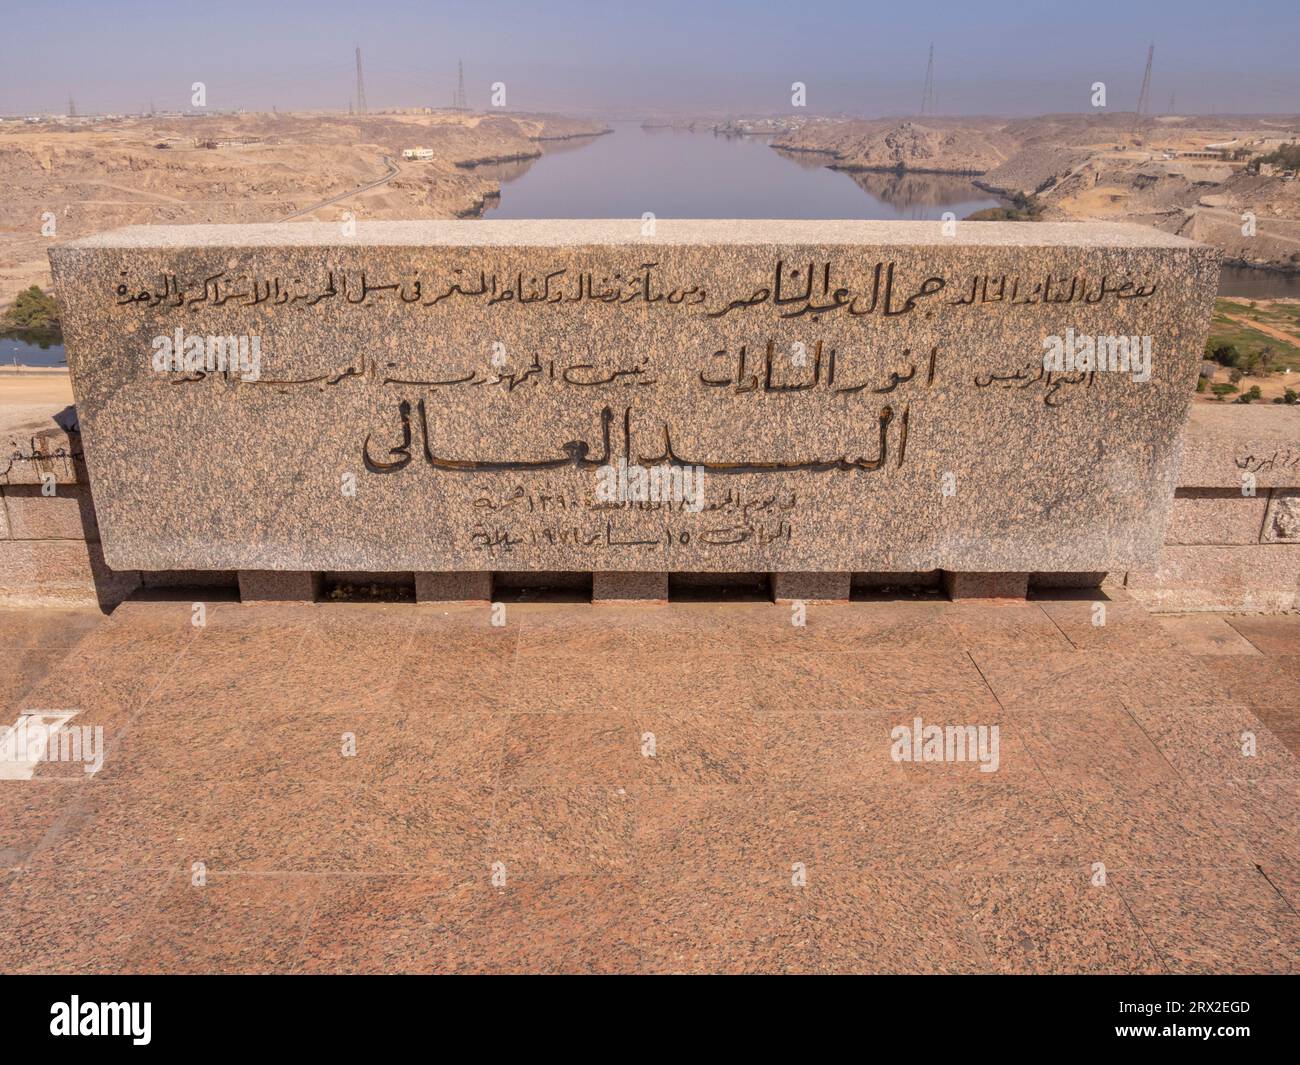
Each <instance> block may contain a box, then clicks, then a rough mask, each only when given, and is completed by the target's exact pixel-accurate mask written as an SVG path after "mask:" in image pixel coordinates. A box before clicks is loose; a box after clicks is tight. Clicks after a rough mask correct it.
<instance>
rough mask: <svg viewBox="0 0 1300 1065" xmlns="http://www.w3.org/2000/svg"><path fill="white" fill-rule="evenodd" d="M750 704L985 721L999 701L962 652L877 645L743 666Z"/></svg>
mask: <svg viewBox="0 0 1300 1065" xmlns="http://www.w3.org/2000/svg"><path fill="white" fill-rule="evenodd" d="M744 676H745V678H746V683H747V684H748V686H749V688H750V691H751V693H752V694H751V698H752V700H753V704H754V705H755V706H756V707H757V708H758V709H761V710H769V711H773V712H781V713H801V712H802V713H833V712H838V711H847V710H851V711H855V712H873V711H879V712H891V713H901V714H905V715H906V714H915V713H920V714H921V715H922V716H925V714H927V713H930V712H932V711H936V710H939V709H941V710H942V711H943V712H944V713H949V714H952V715H953V716H954V718H955V719H957V720H970V721H979V720H987V719H989V717H990V716H991V715H993V714H995V713H996V712H997V703H996V701H995V700H994V698H993V696H992V693H991V692H990V691H989V688H988V686H987V685H986V684H985V683H984V680H983V678H982V677H981V676H980V673H979V670H978V669H977V668H976V666H975V664H974V663H973V662H972V661H971V659H970V657H969V656H968V655H965V654H943V653H930V652H923V651H917V652H879V653H866V654H844V655H836V656H835V657H834V658H827V659H815V658H811V659H810V658H807V657H795V656H777V657H765V658H759V659H755V660H754V661H752V662H751V663H750V665H749V668H748V669H747V670H745V673H744Z"/></svg>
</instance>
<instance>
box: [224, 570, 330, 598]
mask: <svg viewBox="0 0 1300 1065" xmlns="http://www.w3.org/2000/svg"><path fill="white" fill-rule="evenodd" d="M321 583H322V582H321V575H320V574H319V573H310V572H302V571H299V570H274V569H241V570H240V571H239V599H240V602H243V603H314V602H315V601H316V600H317V599H318V598H319V597H320V592H321Z"/></svg>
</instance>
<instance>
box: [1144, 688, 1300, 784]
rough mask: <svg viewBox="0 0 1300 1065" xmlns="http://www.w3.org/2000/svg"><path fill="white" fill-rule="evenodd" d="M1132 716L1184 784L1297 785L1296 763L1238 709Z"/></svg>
mask: <svg viewBox="0 0 1300 1065" xmlns="http://www.w3.org/2000/svg"><path fill="white" fill-rule="evenodd" d="M1133 716H1134V717H1135V718H1136V719H1137V720H1138V722H1139V723H1140V724H1141V726H1142V728H1143V729H1144V730H1145V731H1146V734H1147V735H1148V736H1150V737H1151V740H1152V742H1153V743H1154V744H1155V745H1156V746H1157V747H1158V748H1160V751H1161V753H1162V754H1163V755H1164V757H1165V758H1166V759H1167V760H1168V761H1169V763H1170V764H1171V765H1172V766H1173V767H1174V768H1175V769H1176V770H1177V771H1178V773H1179V774H1180V775H1181V776H1182V778H1183V779H1184V780H1186V781H1189V782H1192V783H1200V782H1206V781H1211V780H1220V779H1224V778H1230V779H1243V780H1251V779H1257V778H1263V777H1285V776H1290V777H1296V778H1297V779H1300V762H1298V761H1297V760H1296V758H1295V756H1294V755H1292V754H1291V752H1290V751H1289V750H1287V749H1286V747H1285V745H1284V744H1283V743H1282V742H1281V741H1279V740H1278V738H1277V737H1276V736H1274V735H1273V733H1271V732H1270V731H1269V730H1268V729H1267V728H1266V727H1265V726H1264V725H1263V724H1262V723H1261V722H1260V720H1259V719H1258V718H1257V717H1256V716H1255V715H1254V714H1253V713H1251V712H1250V711H1249V710H1248V709H1246V708H1245V707H1243V706H1231V705H1219V706H1187V707H1143V706H1136V707H1134V708H1133Z"/></svg>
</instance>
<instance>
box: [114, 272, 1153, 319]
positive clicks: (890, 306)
mask: <svg viewBox="0 0 1300 1065" xmlns="http://www.w3.org/2000/svg"><path fill="white" fill-rule="evenodd" d="M659 266H660V264H659V263H658V262H643V263H640V264H638V265H637V266H636V267H635V268H629V269H623V270H610V271H607V272H604V273H599V274H598V273H597V272H595V271H592V270H572V269H569V268H567V267H565V268H560V269H555V270H546V271H542V272H539V273H530V274H528V275H527V276H525V273H524V272H523V271H522V270H516V271H515V272H514V273H513V274H504V275H503V274H502V273H500V272H499V271H497V270H487V269H482V270H479V271H477V273H476V275H475V276H473V277H472V278H471V277H468V276H467V274H468V273H469V271H466V270H464V269H463V268H455V269H452V270H450V271H448V273H447V274H446V275H445V276H438V277H436V278H435V277H426V276H425V273H424V271H416V272H415V273H413V274H411V275H409V276H407V277H403V278H400V279H397V280H391V279H385V280H374V279H373V278H372V277H371V276H370V274H369V272H368V271H366V270H359V271H349V270H345V269H324V270H323V271H322V276H320V277H317V278H315V279H304V278H303V277H301V276H293V277H283V276H278V275H275V276H270V277H258V276H255V275H251V274H247V273H243V274H230V273H228V272H227V271H225V270H219V271H217V272H215V273H213V274H209V275H207V276H204V277H202V278H199V279H197V280H189V279H185V280H183V279H181V278H180V277H179V276H178V275H176V274H173V273H165V274H162V275H161V276H160V277H158V278H157V281H156V282H150V283H148V284H144V283H139V284H137V283H134V282H132V281H131V280H130V279H129V278H128V277H127V276H126V272H125V271H123V272H122V277H121V280H120V281H119V282H118V284H117V285H116V286H115V287H114V290H113V292H114V302H115V304H116V305H117V306H119V307H129V306H143V307H147V308H154V307H159V306H168V307H173V308H182V307H183V308H186V309H188V310H190V311H197V310H201V309H209V308H221V307H224V306H226V305H227V304H230V303H234V304H235V305H237V306H243V307H259V306H263V305H265V306H271V307H284V306H290V307H305V308H314V307H318V306H320V305H321V304H322V303H326V302H327V301H328V302H330V303H335V302H338V303H342V304H345V305H352V306H358V307H360V306H367V305H374V304H377V303H380V302H391V303H395V304H397V305H403V306H412V307H415V306H418V307H436V306H438V305H439V304H441V303H443V302H445V301H447V300H468V301H475V302H479V303H482V304H483V305H484V306H488V307H497V306H502V305H512V306H518V307H530V306H536V305H573V304H596V305H600V304H613V305H624V306H626V305H629V304H637V305H640V306H645V307H661V306H662V307H686V308H691V309H693V310H694V313H696V314H698V315H700V316H702V317H704V318H711V319H716V318H725V317H727V316H728V315H731V314H733V313H735V312H737V311H745V310H751V309H753V308H756V307H764V306H766V307H772V308H775V309H776V310H777V311H778V314H779V317H780V318H783V319H784V318H801V317H804V316H805V315H812V316H814V317H816V316H819V315H824V314H834V313H837V312H843V313H844V314H845V315H847V316H849V317H852V318H860V317H867V316H879V317H882V318H898V317H901V316H904V315H908V314H911V313H912V312H913V311H915V310H916V309H917V308H918V306H930V305H931V304H934V303H936V302H937V303H942V302H944V300H943V299H942V294H943V293H945V292H946V291H948V290H949V289H950V288H951V289H954V290H957V291H959V292H962V291H964V290H966V289H967V288H969V291H964V294H958V295H955V296H952V297H950V298H947V299H946V302H947V304H948V305H950V306H972V305H974V306H981V307H984V306H993V305H998V304H1005V305H1007V306H1014V307H1031V306H1036V305H1047V304H1056V305H1060V304H1071V303H1082V304H1086V305H1092V304H1097V303H1101V302H1102V301H1103V300H1106V299H1108V298H1109V299H1114V300H1130V299H1146V298H1148V297H1150V296H1152V295H1154V294H1155V293H1156V291H1157V288H1158V284H1157V282H1156V281H1154V280H1152V281H1148V282H1145V283H1143V282H1140V281H1136V280H1134V279H1133V278H1132V277H1127V276H1123V277H1112V275H1110V274H1108V273H1103V274H1101V275H1100V276H1091V277H1090V276H1089V275H1088V274H1087V273H1086V272H1085V271H1079V272H1077V273H1074V274H1071V275H1070V276H1068V277H1057V276H1054V275H1053V274H1051V273H1047V274H1044V275H1042V276H1041V277H1038V278H1037V279H1035V278H1033V277H1023V278H1022V277H1021V276H1019V275H1012V274H1006V273H1002V274H996V275H995V274H989V273H984V274H978V275H974V276H971V277H969V278H965V277H962V278H954V279H953V280H952V282H951V284H950V282H949V279H947V278H945V277H943V276H941V275H932V276H929V277H926V278H924V279H923V280H922V281H921V283H920V284H919V285H918V286H917V287H916V289H915V290H914V291H912V292H911V293H910V294H908V293H907V292H906V291H905V290H904V291H903V292H902V293H900V292H898V291H896V278H895V274H896V270H897V264H896V263H895V262H893V261H889V262H877V263H876V264H875V266H874V267H873V268H872V270H871V272H870V278H871V280H870V284H869V286H865V285H864V286H863V289H862V291H854V289H853V288H852V287H844V286H842V285H839V284H838V283H837V282H836V281H835V280H834V279H833V278H834V272H835V264H834V263H832V262H830V261H826V262H823V263H821V264H820V266H818V265H817V264H815V263H811V262H810V263H808V264H806V265H805V266H803V267H793V268H790V267H787V266H786V264H785V261H784V260H781V259H778V260H777V262H776V265H775V267H774V268H773V270H772V273H771V276H770V277H768V278H766V279H763V280H762V281H760V282H759V283H758V284H757V285H755V286H754V287H753V288H752V289H747V290H746V291H745V293H744V294H743V295H730V294H722V295H720V296H713V295H711V293H710V291H709V289H708V288H707V287H705V286H704V285H702V284H700V283H698V282H697V283H695V284H689V285H688V284H685V283H677V284H671V283H670V284H668V285H667V286H665V285H664V284H663V283H661V282H660V281H659V280H658V277H657V275H656V270H657V269H658V268H659ZM430 273H433V271H430ZM801 279H802V280H801Z"/></svg>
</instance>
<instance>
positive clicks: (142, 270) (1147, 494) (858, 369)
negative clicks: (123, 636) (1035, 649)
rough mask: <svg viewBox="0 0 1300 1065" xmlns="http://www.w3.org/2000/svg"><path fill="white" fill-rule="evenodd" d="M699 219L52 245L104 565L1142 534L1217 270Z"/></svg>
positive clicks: (1125, 547)
mask: <svg viewBox="0 0 1300 1065" xmlns="http://www.w3.org/2000/svg"><path fill="white" fill-rule="evenodd" d="M696 226H697V224H696V223H686V222H676V223H674V222H668V223H662V224H661V228H660V232H659V237H658V238H656V239H651V240H638V239H636V238H635V237H634V236H633V235H632V234H630V233H629V232H628V229H629V227H628V226H627V225H622V226H621V227H619V226H617V225H616V224H614V223H609V222H590V223H589V222H574V223H565V224H564V225H563V226H558V225H555V224H550V223H530V222H512V223H508V224H507V223H501V224H500V225H494V224H492V223H475V224H474V225H473V226H470V225H469V224H468V223H466V224H464V225H463V226H461V225H453V224H451V223H446V224H443V223H429V224H419V225H416V224H412V225H411V226H410V227H406V225H405V224H396V223H394V224H390V225H388V226H387V228H385V227H382V226H381V227H379V228H377V229H375V230H372V232H373V233H375V234H376V235H375V236H374V238H373V241H371V242H369V243H368V242H367V241H368V240H369V239H370V238H368V237H366V235H365V234H366V228H365V227H360V228H359V231H358V232H359V234H360V235H357V236H353V237H351V238H347V239H345V238H341V237H339V235H338V231H337V229H336V228H335V227H329V226H315V225H305V226H302V227H287V228H283V229H282V228H276V229H275V230H274V231H272V230H263V229H260V228H257V227H252V228H246V227H236V231H233V232H228V231H227V230H225V229H223V228H222V227H203V228H202V229H201V230H197V231H195V232H193V233H190V232H189V231H188V230H184V229H175V230H162V231H156V230H154V229H141V230H137V231H135V232H133V233H129V234H127V235H125V236H123V237H121V238H120V239H119V238H118V236H117V235H115V234H109V235H105V236H103V237H100V238H95V239H94V240H93V241H90V242H87V243H86V244H85V245H84V246H80V247H76V248H73V249H72V250H71V251H69V252H68V253H67V254H66V256H65V257H64V258H63V259H62V260H60V258H59V256H58V255H56V256H55V257H54V261H55V265H56V279H58V280H59V281H60V283H61V284H63V285H64V287H65V293H66V296H65V298H66V300H67V302H68V304H69V307H70V313H69V315H68V321H67V326H66V331H67V333H68V336H69V338H70V339H69V345H68V350H69V362H70V364H71V366H72V370H73V377H74V386H75V387H76V389H77V404H78V412H79V414H81V416H82V424H83V427H84V429H85V433H86V436H85V439H86V448H87V455H88V460H89V462H90V466H91V471H90V472H91V475H92V476H93V477H94V478H95V481H96V485H97V497H96V507H97V511H98V512H99V513H100V517H101V528H102V529H103V530H104V536H105V544H106V557H108V558H109V560H110V564H111V565H114V566H116V567H121V568H135V569H141V568H143V569H149V568H193V565H194V564H196V563H197V564H198V565H200V566H211V567H220V568H254V569H256V568H267V567H270V568H298V569H321V570H331V571H337V570H346V569H349V568H354V569H362V570H382V569H396V570H403V571H407V570H412V569H415V570H425V569H427V570H435V569H458V568H473V569H512V568H513V569H528V568H538V569H547V568H555V569H578V570H581V569H631V570H636V569H643V570H644V569H667V570H710V569H715V570H728V569H743V570H762V569H766V570H783V569H784V570H813V571H816V570H823V569H871V570H908V569H933V568H936V567H944V568H963V567H964V568H973V569H994V570H1021V569H1024V570H1048V569H1054V568H1055V569H1068V570H1074V571H1095V570H1099V569H1107V568H1112V567H1113V565H1114V564H1117V563H1124V564H1127V563H1128V562H1136V561H1138V560H1139V559H1140V558H1141V557H1142V556H1143V553H1144V552H1146V551H1147V550H1148V549H1149V548H1150V549H1154V547H1156V546H1158V545H1159V543H1160V534H1159V533H1160V531H1159V528H1158V526H1159V525H1160V522H1161V521H1162V520H1163V517H1162V514H1161V513H1159V512H1156V511H1153V510H1152V506H1151V502H1150V500H1151V498H1152V497H1153V496H1156V495H1159V496H1160V498H1164V496H1166V495H1168V493H1167V492H1165V491H1164V487H1163V486H1165V485H1166V484H1167V483H1168V482H1169V481H1170V478H1171V476H1172V475H1173V474H1172V470H1173V456H1174V455H1175V453H1176V444H1177V440H1178V433H1179V429H1180V427H1181V424H1182V420H1183V419H1184V418H1185V409H1186V403H1187V393H1188V392H1189V391H1190V388H1191V386H1192V385H1193V384H1194V378H1195V369H1196V367H1195V356H1196V353H1197V351H1198V350H1199V347H1198V340H1197V336H1198V330H1199V329H1200V328H1201V324H1202V323H1201V320H1200V318H1199V317H1198V316H1199V315H1200V314H1201V313H1202V311H1203V308H1202V307H1201V303H1202V302H1204V304H1205V306H1208V305H1209V301H1210V298H1211V296H1212V293H1213V288H1214V279H1213V277H1212V269H1211V265H1210V261H1209V260H1208V259H1204V258H1202V257H1200V253H1199V251H1193V250H1192V247H1193V246H1191V245H1189V244H1187V243H1186V242H1184V241H1181V240H1180V239H1179V238H1176V237H1172V236H1169V235H1167V234H1161V233H1156V232H1155V231H1148V230H1138V229H1124V231H1123V232H1120V231H1119V230H1118V229H1117V230H1116V232H1115V234H1114V235H1113V239H1111V237H1110V236H1108V235H1107V234H1108V232H1109V231H1108V230H1106V231H1103V230H1105V227H1100V228H1099V227H1090V228H1087V229H1086V230H1085V229H1084V228H1081V227H1077V226H1074V227H1072V226H1053V225H1052V224H1050V223H1044V224H1042V225H1036V226H1034V227H1028V228H1026V227H1020V228H1016V227H1015V226H1011V225H1007V226H1002V225H1000V224H989V225H988V226H976V225H975V224H973V223H972V224H971V226H970V228H969V230H967V229H965V228H964V227H959V232H960V233H961V234H962V237H961V239H951V238H944V239H940V237H939V234H938V227H937V226H926V225H923V224H921V223H917V224H910V223H899V224H896V225H888V226H885V225H882V226H878V227H877V226H874V225H873V224H867V223H846V222H841V223H819V222H808V223H804V222H756V223H734V224H733V223H716V222H715V223H699V224H698V227H699V228H698V230H697V228H696ZM300 234H301V236H300ZM1192 304H1195V305H1196V307H1195V312H1194V313H1193V311H1192V310H1189V308H1190V307H1191V305H1192ZM1070 330H1073V331H1074V335H1079V336H1085V335H1086V336H1111V335H1124V336H1141V337H1144V338H1146V337H1150V338H1151V351H1152V355H1151V359H1150V378H1149V380H1146V381H1141V382H1139V381H1137V380H1134V379H1133V375H1131V374H1130V375H1123V374H1119V373H1112V372H1107V370H1106V369H1104V368H1098V367H1099V365H1100V364H1091V365H1090V366H1089V368H1088V369H1086V370H1085V369H1082V368H1080V367H1079V365H1078V364H1075V363H1069V364H1062V368H1059V369H1053V368H1052V367H1051V365H1049V364H1048V362H1046V361H1045V359H1044V350H1045V349H1044V341H1045V339H1046V338H1049V337H1052V336H1064V335H1067V334H1068V333H1069V331H1070ZM160 338H162V339H163V340H164V341H166V340H167V338H171V340H170V341H169V342H168V343H163V344H162V351H163V352H164V356H163V357H159V358H154V356H155V355H156V353H157V349H151V347H150V345H151V344H152V343H153V342H155V341H158V340H159V339H160ZM245 338H247V339H248V341H249V346H248V352H249V359H248V360H247V362H248V365H245V361H246V360H244V359H243V357H242V355H241V357H240V359H238V360H234V359H233V358H232V357H230V356H229V353H230V352H232V351H238V352H241V353H242V352H243V350H244V348H243V341H244V339H245ZM254 340H256V341H258V343H257V345H256V347H254V345H253V341H254ZM182 341H183V344H182ZM236 341H238V343H236ZM169 347H170V350H171V352H172V356H173V357H171V358H168V357H166V355H165V353H166V351H167V350H168V348H169ZM191 347H193V348H194V351H195V353H196V354H195V357H194V358H192V359H191V358H190V349H191ZM182 350H183V351H184V353H185V355H186V358H185V359H184V360H183V361H182V360H181V358H180V357H179V355H178V354H177V353H178V352H181V351H182ZM223 353H225V354H226V356H227V357H226V358H225V359H224V360H223V359H222V357H221V356H222V355H223ZM254 354H256V355H257V359H258V360H259V361H256V363H255V364H254V360H253V355H254ZM214 356H215V357H214ZM96 454H98V456H99V460H98V464H97V463H96V459H95V456H96ZM1240 461H1241V462H1242V463H1243V465H1260V466H1263V465H1264V464H1265V463H1267V462H1270V461H1272V462H1281V461H1285V460H1283V459H1276V458H1273V457H1270V456H1268V455H1265V456H1264V457H1263V458H1262V459H1261V458H1260V452H1258V451H1257V452H1256V453H1255V454H1254V455H1252V456H1246V457H1244V458H1242V459H1241V460H1240ZM3 465H4V462H3V460H0V468H2V467H3ZM647 485H648V486H650V487H651V488H652V489H654V491H655V492H658V493H659V494H654V492H651V493H650V494H646V493H645V492H644V491H642V489H644V488H645V487H646V486H647ZM610 486H613V488H614V489H616V490H615V491H614V493H613V494H612V495H611V494H610V493H609V491H607V489H608V488H610ZM656 486H657V487H656ZM665 486H666V487H667V488H669V489H671V491H670V492H669V493H668V494H663V492H662V491H660V490H661V489H663V488H664V487H665ZM947 486H953V487H947ZM625 489H626V491H625ZM678 489H680V492H679V493H678V494H673V493H674V492H678ZM1171 490H1172V489H1171ZM638 493H640V494H638ZM101 495H102V497H103V498H102V499H101V498H100V497H101ZM161 530H166V532H165V533H164V532H162V531H161ZM213 530H220V535H219V536H214V534H213ZM198 545H202V550H201V551H200V550H199V546H198ZM200 556H201V557H200Z"/></svg>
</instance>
